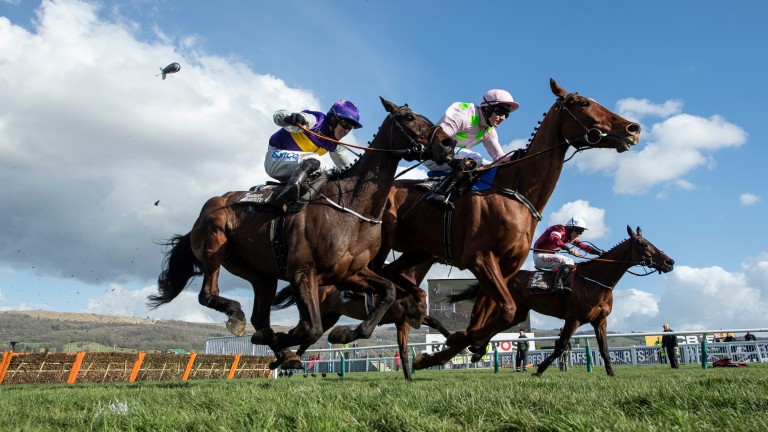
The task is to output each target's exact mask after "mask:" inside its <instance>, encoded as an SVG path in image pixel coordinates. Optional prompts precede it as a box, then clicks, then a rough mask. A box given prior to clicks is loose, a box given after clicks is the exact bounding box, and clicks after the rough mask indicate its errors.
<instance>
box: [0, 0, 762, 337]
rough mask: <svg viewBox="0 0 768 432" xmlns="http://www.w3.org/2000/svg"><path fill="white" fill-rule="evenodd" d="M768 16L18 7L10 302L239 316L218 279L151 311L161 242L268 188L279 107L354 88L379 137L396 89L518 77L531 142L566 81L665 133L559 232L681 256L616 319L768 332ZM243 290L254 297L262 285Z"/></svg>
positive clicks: (522, 119)
mask: <svg viewBox="0 0 768 432" xmlns="http://www.w3.org/2000/svg"><path fill="white" fill-rule="evenodd" d="M767 20H768V5H766V4H765V3H764V2H737V3H724V2H715V1H696V2H694V1H679V2H654V1H651V2H632V3H625V2H608V1H593V2H566V1H551V2H546V3H542V4H539V3H534V2H504V1H490V2H484V3H483V6H482V8H479V7H478V6H477V4H473V3H468V2H444V1H442V2H437V1H423V2H404V1H397V0H395V1H386V2H385V1H337V2H323V3H310V2H305V1H290V0H289V1H282V2H245V1H228V2H203V1H185V2H168V1H154V0H136V1H121V2H111V1H103V2H90V1H78V0H58V1H56V2H50V1H43V2H40V1H27V0H0V83H1V84H0V100H2V101H3V102H2V104H0V184H2V185H3V186H2V187H0V205H1V206H2V209H3V210H2V212H0V310H24V309H35V310H36V309H42V310H53V311H63V312H92V313H106V314H116V315H127V316H137V317H152V318H158V319H182V320H190V321H213V322H223V321H224V319H223V317H222V316H219V314H218V313H216V312H214V311H211V310H208V309H206V308H204V307H202V306H199V305H198V304H197V300H196V297H197V291H198V289H199V280H197V281H195V282H194V283H193V286H191V287H190V288H188V289H187V291H186V292H185V293H184V295H183V296H182V297H180V298H179V299H177V300H175V301H174V303H171V304H170V305H167V306H164V307H162V308H161V309H159V310H156V311H148V310H147V308H146V306H145V299H146V296H147V295H148V294H150V293H152V292H154V290H155V289H156V287H155V285H154V284H155V283H156V278H157V275H158V273H159V271H160V264H161V261H162V248H161V247H159V246H158V245H157V244H156V243H155V242H156V241H157V240H162V239H165V238H168V237H170V236H171V235H172V234H175V233H186V232H187V231H189V229H190V228H191V225H192V223H193V222H194V219H195V218H196V216H197V214H198V212H199V209H200V207H201V206H202V204H203V202H204V201H205V200H206V199H207V198H209V197H211V196H214V195H218V194H221V193H223V192H226V191H229V190H238V189H244V188H247V187H250V186H251V185H254V184H257V183H262V182H264V181H265V180H267V176H266V174H265V173H264V169H263V157H264V153H265V151H266V143H267V140H268V137H269V136H270V135H271V134H272V133H273V132H274V130H275V126H274V124H273V123H272V121H271V114H272V112H274V111H275V110H277V109H281V108H288V109H296V110H300V109H303V108H312V109H320V110H323V111H324V110H326V109H327V108H328V106H330V105H331V104H332V103H333V102H334V101H335V100H337V99H342V98H343V99H349V100H352V101H354V102H355V103H356V104H357V105H358V106H359V107H360V110H361V114H362V123H363V124H364V126H365V127H364V128H363V129H359V130H357V131H355V132H354V133H353V134H351V135H350V136H349V137H348V139H347V141H349V142H351V143H365V142H367V141H368V140H370V139H371V136H372V134H373V133H375V131H376V128H377V126H378V125H379V124H380V123H381V121H382V119H383V118H384V115H385V113H384V111H383V109H382V108H381V105H380V103H379V99H378V98H379V96H382V97H384V98H386V99H388V100H391V101H393V102H395V103H399V104H402V103H408V104H409V105H410V106H411V107H412V108H414V109H415V110H416V111H418V112H420V113H422V114H424V115H426V116H428V117H429V118H431V119H432V120H434V121H436V120H438V119H439V117H440V115H441V114H442V112H443V110H444V109H445V108H446V107H447V106H448V105H449V104H451V103H452V102H456V101H467V102H479V99H480V97H481V96H482V94H483V93H484V92H485V91H486V90H488V89H491V88H504V89H507V90H508V91H510V92H511V93H512V94H513V95H514V97H515V99H516V100H518V101H519V102H520V105H521V107H520V109H519V110H518V111H517V112H515V113H514V114H513V115H512V116H511V117H510V119H508V120H507V121H506V122H505V123H504V124H503V125H502V126H501V127H500V129H499V135H500V139H501V142H502V145H503V146H504V147H505V149H507V150H511V149H514V148H517V147H521V146H523V145H524V144H525V142H526V141H527V138H528V136H529V135H530V134H531V132H532V131H533V128H534V126H535V125H536V122H537V121H538V120H539V119H540V117H541V115H542V113H543V112H545V111H547V109H548V108H549V107H550V106H551V104H552V103H553V102H554V99H553V96H552V94H551V92H550V90H549V84H548V80H549V78H550V77H551V78H554V79H555V80H557V81H558V83H560V84H561V85H562V86H563V87H564V88H565V89H566V90H568V91H576V92H579V93H580V94H582V95H586V96H589V97H592V98H594V99H596V100H597V101H599V102H600V103H602V104H603V105H605V106H606V107H608V108H609V109H611V110H613V111H615V112H618V113H620V114H622V115H624V116H625V117H627V118H631V119H633V120H635V121H638V122H639V123H641V124H642V126H643V135H642V137H641V142H640V144H639V145H638V146H636V147H635V148H634V149H633V150H632V152H631V153H625V154H621V155H618V154H616V153H611V152H609V151H606V150H592V151H589V152H585V153H581V154H578V155H576V156H575V157H574V158H573V160H571V161H570V162H569V163H567V164H566V166H565V169H564V171H563V175H562V176H561V178H560V181H559V183H558V186H557V188H556V190H555V193H554V194H553V196H552V198H551V199H550V201H549V203H548V205H547V207H546V209H545V213H544V221H543V222H542V223H541V224H540V225H539V232H540V231H542V230H543V229H544V228H546V226H548V225H550V224H552V223H562V222H564V221H565V220H566V219H568V218H569V217H571V216H572V215H580V216H582V217H584V218H585V219H587V221H588V223H589V224H590V228H591V229H590V230H589V231H588V232H587V234H586V235H585V236H584V238H585V239H587V240H590V241H593V242H595V243H596V244H598V245H599V246H601V247H602V248H604V249H605V248H610V247H611V246H613V245H615V244H616V243H618V242H619V241H621V240H623V239H624V238H626V226H627V225H631V226H633V227H635V226H638V225H639V226H640V227H642V229H643V230H644V233H645V236H646V237H647V238H648V239H649V240H650V241H651V242H653V243H654V244H656V245H657V246H658V247H660V248H661V249H663V250H665V251H666V252H667V253H668V254H669V255H670V256H672V257H673V258H674V259H675V261H676V263H677V266H676V268H675V270H674V271H673V272H672V273H670V274H667V275H664V276H659V275H653V276H648V277H644V278H639V277H635V276H631V275H627V276H625V277H624V278H623V279H622V280H621V282H620V283H619V285H618V287H617V289H616V292H615V302H614V311H613V314H612V315H611V317H610V318H609V328H610V329H611V330H617V331H631V330H637V331H644V330H655V329H658V328H659V327H660V325H661V324H662V323H663V322H670V323H671V324H672V326H673V328H675V329H676V330H695V329H713V328H714V329H716V328H721V327H731V328H755V327H766V324H767V323H766V320H765V318H764V316H765V310H766V306H768V284H767V283H768V247H767V246H766V242H765V240H764V239H763V238H762V237H763V235H762V232H761V228H762V226H763V222H764V221H763V218H762V217H761V216H764V215H765V213H766V211H765V210H766V199H768V196H766V191H765V190H766V188H765V180H766V175H765V167H764V163H765V161H766V160H768V157H767V156H768V155H767V154H766V153H768V152H767V151H766V149H765V142H766V141H767V140H766V132H765V127H764V125H765V122H766V114H767V113H768V111H767V110H766V109H765V101H766V100H768V86H766V84H765V81H764V75H765V72H764V71H765V69H766V59H765V56H764V55H763V52H764V49H765V47H764V44H765V41H766V40H768V34H767V33H768V32H767V31H766V30H765V25H764V24H765V22H766V21H767ZM171 62H179V63H180V64H181V71H180V72H179V73H177V74H175V75H174V76H173V77H172V78H169V79H167V80H165V81H162V80H160V78H159V77H156V76H155V74H156V73H158V72H159V68H160V67H162V66H165V65H167V64H169V63H171ZM405 166H406V165H403V167H405ZM414 175H418V174H414ZM157 200H160V203H159V205H158V206H154V205H153V204H154V202H155V201H157ZM488 229H493V227H488ZM526 267H530V263H528V264H526ZM430 277H434V278H444V277H451V278H466V277H470V275H469V273H467V272H463V271H460V270H459V269H451V268H448V267H443V266H437V267H435V269H434V270H433V271H432V273H431V274H430ZM425 286H426V285H425ZM222 290H223V292H224V293H225V295H229V296H232V297H235V298H238V299H239V300H241V301H242V302H243V303H244V304H245V307H246V308H250V305H251V293H250V288H246V287H245V285H244V284H243V281H241V280H239V279H237V278H234V277H226V278H224V279H223V280H222ZM295 320H296V316H295V314H293V313H292V312H290V311H289V312H284V313H281V314H277V315H275V317H274V319H273V322H274V323H276V324H285V325H288V324H293V323H294V322H295ZM559 325H560V324H559V322H558V321H557V320H552V319H548V318H545V317H541V316H536V315H534V316H533V326H534V327H540V328H556V327H559Z"/></svg>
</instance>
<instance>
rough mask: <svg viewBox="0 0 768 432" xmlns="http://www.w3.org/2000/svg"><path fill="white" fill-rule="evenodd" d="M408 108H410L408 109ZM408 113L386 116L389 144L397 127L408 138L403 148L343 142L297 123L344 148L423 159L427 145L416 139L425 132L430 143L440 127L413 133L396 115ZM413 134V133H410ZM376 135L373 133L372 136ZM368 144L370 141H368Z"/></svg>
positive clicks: (414, 114) (315, 134)
mask: <svg viewBox="0 0 768 432" xmlns="http://www.w3.org/2000/svg"><path fill="white" fill-rule="evenodd" d="M409 110H410V109H409ZM405 115H408V114H407V113H406V114H403V113H401V114H395V113H389V115H388V117H389V118H390V120H392V123H391V124H390V134H389V141H390V144H391V143H392V129H393V127H397V129H398V130H399V131H400V132H401V133H402V134H403V135H405V137H406V139H407V140H408V147H407V148H405V149H381V148H375V147H363V146H358V145H354V144H348V143H345V142H341V141H339V140H336V139H333V138H331V137H327V136H325V135H321V134H319V133H317V132H315V131H313V130H310V129H309V128H307V127H304V126H302V125H297V126H298V127H299V128H300V129H301V130H303V131H304V132H307V133H308V134H311V135H314V136H316V137H318V138H322V139H324V140H326V141H330V142H332V143H334V144H336V145H340V146H342V147H346V148H354V149H358V150H365V151H373V152H383V153H391V154H394V155H396V156H400V157H401V158H402V159H405V160H419V161H424V160H425V156H424V153H426V151H427V146H426V145H425V144H422V143H420V142H418V141H417V140H418V139H420V138H422V137H423V136H424V135H425V134H427V133H429V139H428V140H427V141H426V142H427V144H429V143H431V142H432V140H434V139H435V134H436V133H437V130H438V129H439V128H440V126H432V127H431V128H428V129H426V130H425V131H423V132H420V133H418V134H417V133H415V132H413V131H411V130H409V129H407V128H405V127H404V126H403V125H402V124H400V122H399V121H398V117H401V116H405ZM410 115H413V116H414V117H415V116H417V115H418V114H416V113H415V112H413V111H411V112H410ZM412 134H413V135H412ZM375 136H376V135H375V134H374V137H375ZM368 144H370V141H369V142H368Z"/></svg>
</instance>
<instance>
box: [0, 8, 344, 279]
mask: <svg viewBox="0 0 768 432" xmlns="http://www.w3.org/2000/svg"><path fill="white" fill-rule="evenodd" d="M99 14H100V11H99V10H98V9H97V8H96V6H95V5H94V4H91V3H85V2H80V1H74V0H71V1H57V2H52V1H43V2H42V5H41V6H40V8H39V9H38V17H37V19H36V20H35V22H34V24H33V25H34V28H33V29H32V30H26V29H24V28H22V27H19V26H15V25H13V24H11V23H10V22H9V21H8V20H7V19H5V18H0V81H1V82H3V85H2V86H0V100H2V101H3V102H2V104H0V184H3V185H4V186H3V187H2V188H0V202H1V203H2V207H3V209H4V210H3V211H2V212H0V239H2V240H0V244H10V245H13V247H1V248H0V267H3V268H6V267H11V268H29V267H34V268H35V269H36V271H37V272H40V273H41V274H45V275H50V276H60V275H68V276H69V275H72V277H73V278H75V279H78V280H82V281H85V282H87V283H106V282H112V281H114V282H118V283H121V282H124V281H128V280H135V279H139V280H144V281H147V282H148V281H150V280H153V279H154V278H155V277H156V276H157V273H158V271H159V262H160V260H161V258H162V255H161V252H162V251H161V249H162V248H161V247H159V246H158V245H156V244H155V243H154V241H155V240H161V239H165V238H169V237H170V236H171V235H173V234H175V233H185V232H187V231H189V229H190V228H191V226H192V223H193V221H194V218H195V216H196V214H197V212H198V209H199V208H200V207H202V205H203V203H204V202H205V201H206V200H207V199H208V198H209V197H211V196H214V195H219V194H221V193H223V192H226V191H229V190H237V189H247V188H248V187H250V186H252V185H254V184H258V183H262V182H264V181H265V180H267V179H268V177H267V175H266V174H265V172H264V169H263V156H264V154H265V152H266V146H267V141H268V138H269V136H270V135H271V134H272V133H273V132H274V131H275V130H276V126H275V125H274V124H273V123H272V113H273V112H274V110H276V109H278V108H292V107H295V108H296V109H300V108H312V109H321V108H322V107H321V104H320V102H319V101H318V100H317V99H316V97H315V96H314V95H313V94H312V93H311V92H308V91H305V90H296V89H292V88H289V87H287V86H286V85H285V83H284V82H283V81H282V80H280V79H278V78H275V77H273V76H269V75H259V74H256V73H254V72H253V71H251V70H250V69H249V68H248V67H246V66H245V65H243V64H241V63H237V62H235V61H232V60H229V59H225V58H222V57H217V56H212V55H208V54H206V53H204V52H201V51H199V50H197V49H196V45H195V41H194V39H195V38H194V37H190V38H185V39H184V40H183V41H176V43H177V45H178V46H174V45H173V41H172V40H170V39H167V40H161V41H159V42H158V41H152V42H141V41H138V40H137V39H136V38H135V37H134V35H133V32H134V30H135V28H136V24H135V23H129V22H125V20H124V19H122V18H120V17H117V18H115V19H114V20H113V21H108V20H105V19H104V18H102V17H100V15H99ZM171 61H177V62H179V63H180V64H181V71H180V72H179V73H177V74H175V75H173V78H168V79H166V80H164V81H163V80H161V79H160V78H159V77H156V76H155V74H157V73H158V72H159V70H158V68H159V67H162V66H165V65H166V64H168V63H169V62H171ZM30 71H34V72H30ZM349 142H351V143H354V142H355V139H354V137H353V136H350V138H349ZM157 200H160V203H159V205H158V206H154V205H153V204H154V202H155V201H157ZM17 251H21V253H17Z"/></svg>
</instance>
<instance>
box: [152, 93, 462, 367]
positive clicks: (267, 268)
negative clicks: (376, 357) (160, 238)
mask: <svg viewBox="0 0 768 432" xmlns="http://www.w3.org/2000/svg"><path fill="white" fill-rule="evenodd" d="M381 102H382V105H383V106H384V109H385V110H386V111H387V112H388V113H389V114H388V115H387V116H386V118H385V119H384V121H383V123H382V124H381V126H380V127H379V131H378V133H377V134H376V135H375V137H374V139H373V141H372V142H371V143H370V148H367V149H366V150H370V151H366V152H365V154H364V155H363V156H362V157H360V159H359V160H358V161H357V162H356V163H355V164H354V165H353V166H352V167H351V168H350V169H349V170H347V171H345V172H343V173H340V174H337V175H332V176H331V177H330V178H329V180H328V182H327V183H325V184H324V185H323V186H321V187H320V188H319V190H318V193H317V194H316V195H315V196H314V198H312V200H311V201H310V203H309V205H308V206H307V207H306V208H305V209H304V210H302V211H300V212H291V211H288V212H286V211H284V210H283V209H277V208H274V207H271V206H265V205H256V204H253V203H247V202H245V203H244V202H241V198H242V197H244V196H245V194H247V192H228V193H226V194H224V195H222V196H217V197H213V198H211V199H209V200H208V202H206V203H205V205H204V206H203V209H202V211H201V212H200V216H199V217H198V218H197V221H196V222H195V224H194V226H193V227H192V231H190V232H189V233H188V234H186V235H183V236H176V237H175V238H174V239H173V240H171V241H170V242H169V246H172V248H171V250H170V251H168V253H167V254H166V258H165V260H164V270H163V272H162V273H161V275H160V277H159V278H158V289H159V294H158V295H152V296H150V297H149V305H150V306H151V307H158V306H160V305H162V304H165V303H168V302H170V301H171V300H173V299H174V298H175V297H176V296H178V294H179V293H180V292H181V291H182V290H183V289H184V288H185V287H186V286H187V284H188V283H189V281H190V279H191V278H192V277H194V276H197V275H200V274H201V273H202V275H203V284H202V289H201V291H200V295H199V301H200V304H202V305H204V306H207V307H209V308H212V309H215V310H217V311H220V312H223V313H224V314H226V315H227V316H228V317H229V320H228V321H227V328H228V329H229V330H230V331H231V332H232V333H233V334H235V335H238V336H241V335H243V334H244V333H245V326H246V322H245V314H244V313H243V310H242V309H241V306H240V303H239V302H237V301H234V300H231V299H228V298H225V297H223V296H221V295H220V294H219V286H218V278H219V272H220V269H221V266H224V268H226V269H227V270H228V271H229V272H230V273H232V274H234V275H236V276H239V277H241V278H243V279H245V280H247V281H248V282H250V283H251V285H252V287H253V292H254V305H253V312H252V314H251V324H252V325H253V327H254V329H255V332H254V334H253V336H252V337H251V341H252V342H253V343H254V344H263V345H268V346H269V347H270V348H272V350H273V351H274V352H275V355H276V357H277V360H276V361H275V362H273V363H272V364H271V365H270V366H271V367H272V368H276V367H277V366H279V365H281V364H283V363H284V362H287V361H289V362H290V363H286V364H285V366H286V367H287V368H291V367H292V366H295V365H296V364H299V365H300V362H299V360H298V357H297V356H296V355H295V354H293V352H291V350H290V349H289V347H291V346H296V345H304V344H312V343H313V342H315V341H316V340H317V339H319V338H320V336H321V335H322V334H323V327H322V323H321V316H320V308H319V305H318V286H320V285H335V286H336V287H337V288H338V289H341V290H352V291H370V292H373V293H376V294H377V295H378V296H377V299H378V303H377V305H376V308H375V310H374V311H373V312H372V313H371V314H370V315H369V316H368V317H367V318H366V319H365V320H364V321H363V322H362V323H360V325H359V326H358V327H357V328H356V329H354V330H352V329H350V327H348V326H339V327H336V328H335V329H334V330H333V331H332V332H331V333H330V335H329V337H328V339H329V341H332V342H335V343H347V342H350V341H353V340H355V339H358V338H368V337H370V335H371V333H372V332H373V330H374V328H375V327H376V325H377V324H378V323H379V320H380V319H381V317H382V316H383V315H384V314H385V313H386V311H387V309H388V308H389V306H390V305H391V304H392V302H393V301H394V300H395V286H394V285H393V284H392V282H390V281H389V280H387V279H385V278H383V277H382V276H379V275H378V274H376V273H375V272H373V271H371V270H370V269H369V268H368V264H369V261H370V260H371V259H372V258H373V257H374V255H375V254H376V252H377V251H378V250H379V247H380V244H381V225H380V223H379V220H380V219H381V217H382V214H383V211H384V205H385V204H386V200H387V196H388V194H389V190H390V188H391V186H392V182H393V181H394V178H395V172H396V170H397V165H398V162H399V161H400V160H401V159H405V160H409V161H410V160H417V159H418V160H424V159H437V160H441V161H447V160H450V159H451V158H452V156H453V147H454V146H455V142H454V140H453V139H451V138H450V137H448V136H447V135H446V134H445V132H443V130H442V129H440V128H439V127H436V126H435V125H434V124H433V123H432V122H430V121H429V120H428V119H427V118H426V117H424V116H422V115H419V114H417V113H415V112H414V111H413V110H412V109H410V108H409V107H408V106H407V105H405V106H401V107H399V106H397V105H395V104H393V103H391V102H389V101H387V100H384V99H383V98H382V99H381ZM280 237H282V241H278V239H279V238H280ZM278 243H279V245H278V246H276V244H278ZM279 279H283V280H287V281H288V282H290V284H291V287H292V288H293V292H294V295H295V296H296V299H297V300H296V304H297V307H298V310H299V316H300V320H299V322H298V324H297V325H296V327H294V328H293V329H291V330H290V331H288V332H287V333H277V332H274V331H273V330H272V328H271V324H270V312H271V310H270V308H271V305H272V301H273V299H274V296H275V292H276V290H277V281H278V280H279Z"/></svg>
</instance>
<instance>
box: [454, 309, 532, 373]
mask: <svg viewBox="0 0 768 432" xmlns="http://www.w3.org/2000/svg"><path fill="white" fill-rule="evenodd" d="M530 311H531V310H530V309H529V308H528V307H523V306H518V307H517V309H515V319H513V320H512V324H511V325H510V326H509V327H514V326H516V325H518V324H520V323H521V322H523V321H525V320H526V319H527V318H528V313H529V312H530ZM499 325H502V324H498V323H496V324H494V323H493V321H492V322H491V323H489V324H488V328H489V329H490V330H491V331H493V332H494V333H493V336H496V335H497V334H499V333H501V332H503V331H504V330H507V329H508V328H509V327H504V328H501V327H499ZM493 336H491V337H490V338H488V339H487V340H486V341H485V343H484V344H482V345H480V346H476V347H470V348H469V350H470V351H471V352H473V353H474V354H472V362H479V361H480V359H482V358H483V356H484V355H485V354H486V353H487V352H488V345H489V344H490V343H491V339H493Z"/></svg>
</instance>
